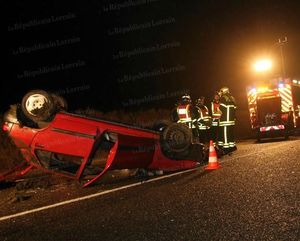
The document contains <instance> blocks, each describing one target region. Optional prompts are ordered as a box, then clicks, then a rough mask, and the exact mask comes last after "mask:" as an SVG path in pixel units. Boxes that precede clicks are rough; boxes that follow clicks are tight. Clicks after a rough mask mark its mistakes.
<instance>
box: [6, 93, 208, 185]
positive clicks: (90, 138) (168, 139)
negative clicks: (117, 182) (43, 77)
mask: <svg viewBox="0 0 300 241" xmlns="http://www.w3.org/2000/svg"><path fill="white" fill-rule="evenodd" d="M66 108H67V104H66V102H65V100H64V99H63V98H61V97H59V96H56V95H54V94H50V93H48V92H45V91H41V90H36V91H31V92H29V93H28V94H26V95H25V96H24V98H23V100H22V103H21V104H17V105H14V106H11V108H10V110H9V111H8V112H7V113H6V114H5V115H4V125H3V130H4V131H5V132H6V133H7V134H8V135H9V136H10V137H11V138H12V140H13V141H14V143H15V145H16V146H17V147H18V148H19V149H20V150H21V153H22V155H23V157H24V159H25V160H26V162H27V164H28V165H27V166H26V167H24V166H22V168H24V170H22V171H21V172H19V173H21V174H22V175H23V174H25V173H27V172H28V171H29V170H30V169H32V168H38V169H41V170H44V171H45V172H49V173H54V174H58V175H62V176H65V177H69V178H72V179H78V180H79V179H80V180H82V181H83V183H84V184H83V185H84V186H88V185H89V184H91V183H93V182H95V181H96V180H98V179H99V178H101V177H102V176H103V175H104V174H105V173H106V172H107V171H108V170H114V169H134V168H144V169H148V170H163V171H177V170H183V169H189V168H193V167H195V166H196V165H197V163H198V162H201V161H203V159H204V158H203V146H202V145H201V144H199V143H197V144H195V143H192V135H191V132H190V130H189V129H188V127H186V126H185V125H182V124H177V123H173V124H170V125H167V126H166V125H165V126H160V128H159V130H151V129H143V128H138V127H134V126H129V125H125V124H121V123H117V122H110V121H105V120H101V119H95V118H90V117H86V116H83V115H78V114H72V113H69V112H67V111H66ZM4 178H5V176H4V175H3V179H4Z"/></svg>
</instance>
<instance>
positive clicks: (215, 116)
mask: <svg viewBox="0 0 300 241" xmlns="http://www.w3.org/2000/svg"><path fill="white" fill-rule="evenodd" d="M221 115H222V112H221V110H220V102H215V101H212V102H211V117H212V123H211V125H212V126H218V125H219V121H220V118H221Z"/></svg>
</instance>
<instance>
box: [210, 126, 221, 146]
mask: <svg viewBox="0 0 300 241" xmlns="http://www.w3.org/2000/svg"><path fill="white" fill-rule="evenodd" d="M219 132H220V127H219V126H211V127H210V139H211V140H212V141H213V142H214V145H217V143H218V138H219Z"/></svg>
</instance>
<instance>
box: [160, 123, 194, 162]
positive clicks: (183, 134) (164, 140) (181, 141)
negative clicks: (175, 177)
mask: <svg viewBox="0 0 300 241" xmlns="http://www.w3.org/2000/svg"><path fill="white" fill-rule="evenodd" d="M191 143H192V133H191V130H190V129H189V128H188V127H187V126H186V125H184V124H178V123H173V124H171V125H169V126H167V127H166V128H165V129H164V130H163V132H162V133H161V147H162V150H163V152H164V153H165V154H166V156H168V157H171V158H175V159H181V158H184V157H186V156H188V154H189V148H190V146H191Z"/></svg>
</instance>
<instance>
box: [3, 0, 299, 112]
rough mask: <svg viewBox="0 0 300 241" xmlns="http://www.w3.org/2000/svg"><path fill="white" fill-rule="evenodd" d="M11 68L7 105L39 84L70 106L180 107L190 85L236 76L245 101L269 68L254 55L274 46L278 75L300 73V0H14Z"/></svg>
mask: <svg viewBox="0 0 300 241" xmlns="http://www.w3.org/2000/svg"><path fill="white" fill-rule="evenodd" d="M8 11H9V14H8V16H9V18H8V39H9V43H8V78H7V79H3V80H2V81H1V104H0V105H1V106H0V107H1V112H2V111H4V110H6V109H7V108H8V107H9V105H10V104H13V103H16V102H20V101H21V99H22V96H23V95H24V94H25V93H26V92H27V91H29V90H31V89H44V90H48V91H52V92H54V93H57V94H60V95H62V96H64V97H65V98H66V100H67V101H68V103H69V106H70V110H75V109H78V108H85V107H91V108H95V109H98V110H103V111H109V110H115V109H128V110H132V109H147V108H151V107H157V108H158V107H164V108H172V107H173V105H174V103H175V101H176V100H177V99H178V98H179V96H181V95H182V94H184V93H185V92H188V93H190V94H191V96H192V98H197V97H199V96H201V95H204V96H206V97H207V99H210V98H211V96H212V95H213V92H214V91H215V90H217V89H219V88H221V87H223V86H228V87H229V88H230V89H231V90H232V93H233V94H234V95H235V96H236V98H237V100H238V104H239V106H240V107H241V108H246V99H245V88H246V86H247V85H249V84H250V83H252V82H253V81H255V80H257V79H259V78H262V77H265V76H257V74H254V73H253V71H252V70H251V65H252V62H253V61H254V60H255V59H256V58H259V57H263V56H270V57H271V58H272V59H273V61H274V68H273V70H272V72H271V73H270V74H269V76H268V78H277V77H280V76H282V71H281V65H280V63H281V62H280V61H281V58H280V49H279V46H278V45H277V44H276V42H277V41H278V39H279V38H284V37H285V36H287V37H288V43H287V44H285V45H284V46H283V50H284V51H283V53H284V60H285V69H286V75H287V76H286V77H290V78H293V79H300V68H299V65H300V64H299V63H300V47H299V46H300V21H299V13H300V2H299V1H283V0H281V1H277V0H276V1H270V0H260V1H253V0H236V1H224V0H219V1H218V0H210V1H208V0H201V1H200V0H197V1H196V0H195V1H192V0H189V1H182V0H120V1H112V0H110V1H108V0H106V1H95V0H93V1H87V2H85V1H72V2H66V3H62V2H55V1H51V2H50V3H44V2H41V1H40V2H36V3H28V1H10V2H9V8H8Z"/></svg>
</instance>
